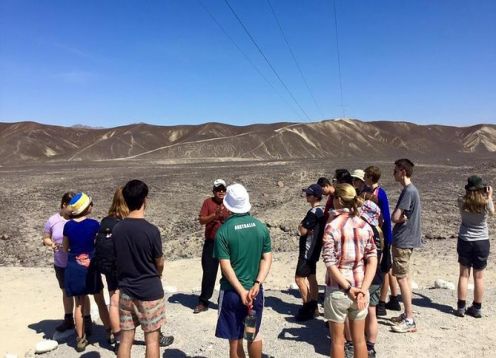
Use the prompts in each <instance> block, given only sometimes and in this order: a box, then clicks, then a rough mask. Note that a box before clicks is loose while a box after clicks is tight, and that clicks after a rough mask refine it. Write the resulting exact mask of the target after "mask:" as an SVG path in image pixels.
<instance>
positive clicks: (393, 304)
mask: <svg viewBox="0 0 496 358" xmlns="http://www.w3.org/2000/svg"><path fill="white" fill-rule="evenodd" d="M385 306H386V309H388V310H391V311H401V305H400V301H399V300H398V297H397V296H389V302H388V303H386V305H385Z"/></svg>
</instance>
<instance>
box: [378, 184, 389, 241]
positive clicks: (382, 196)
mask: <svg viewBox="0 0 496 358" xmlns="http://www.w3.org/2000/svg"><path fill="white" fill-rule="evenodd" d="M377 198H378V201H379V209H381V218H382V220H383V222H382V224H381V228H382V232H383V233H384V242H385V244H386V245H387V246H390V245H391V244H392V243H393V235H392V232H391V214H390V212H389V200H388V197H387V194H386V192H385V191H384V189H382V188H379V192H378V195H377Z"/></svg>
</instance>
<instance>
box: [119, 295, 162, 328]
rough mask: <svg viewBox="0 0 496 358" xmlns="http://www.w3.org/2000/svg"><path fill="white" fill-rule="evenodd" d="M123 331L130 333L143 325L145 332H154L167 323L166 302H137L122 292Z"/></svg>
mask: <svg viewBox="0 0 496 358" xmlns="http://www.w3.org/2000/svg"><path fill="white" fill-rule="evenodd" d="M119 315H120V321H121V330H123V331H129V330H132V329H135V328H136V327H137V326H139V325H141V329H143V332H145V333H148V332H153V331H156V330H158V329H160V327H161V326H162V324H163V323H164V322H165V300H164V299H163V298H161V299H159V300H155V301H140V300H135V299H133V298H131V297H129V296H128V295H126V294H125V293H123V292H121V295H120V298H119Z"/></svg>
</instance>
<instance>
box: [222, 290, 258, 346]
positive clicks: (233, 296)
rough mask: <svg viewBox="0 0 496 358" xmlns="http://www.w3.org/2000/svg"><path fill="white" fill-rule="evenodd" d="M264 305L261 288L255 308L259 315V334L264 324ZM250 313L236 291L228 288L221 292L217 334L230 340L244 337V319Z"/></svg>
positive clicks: (254, 303) (254, 304)
mask: <svg viewBox="0 0 496 358" xmlns="http://www.w3.org/2000/svg"><path fill="white" fill-rule="evenodd" d="M263 306H264V294H263V288H260V291H259V292H258V295H257V297H256V298H255V301H254V302H253V309H254V310H255V311H256V315H257V334H258V331H259V330H260V325H261V324H262V313H263ZM247 314H248V308H247V307H246V306H245V305H244V304H243V302H242V301H241V297H239V295H238V293H237V292H236V291H232V290H227V291H220V293H219V318H218V319H217V328H216V330H215V336H216V337H218V338H224V339H229V340H237V339H242V338H243V333H244V321H245V317H246V315H247Z"/></svg>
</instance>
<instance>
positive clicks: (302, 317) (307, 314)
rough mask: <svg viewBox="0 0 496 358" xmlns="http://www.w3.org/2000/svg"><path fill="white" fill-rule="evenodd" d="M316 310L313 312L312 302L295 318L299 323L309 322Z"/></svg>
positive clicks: (304, 305) (305, 305)
mask: <svg viewBox="0 0 496 358" xmlns="http://www.w3.org/2000/svg"><path fill="white" fill-rule="evenodd" d="M314 312H315V310H312V306H311V305H310V302H307V303H304V304H303V307H301V308H300V309H299V310H298V313H297V314H296V316H295V319H296V320H297V321H300V322H301V321H308V320H309V319H312V318H313V315H314Z"/></svg>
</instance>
